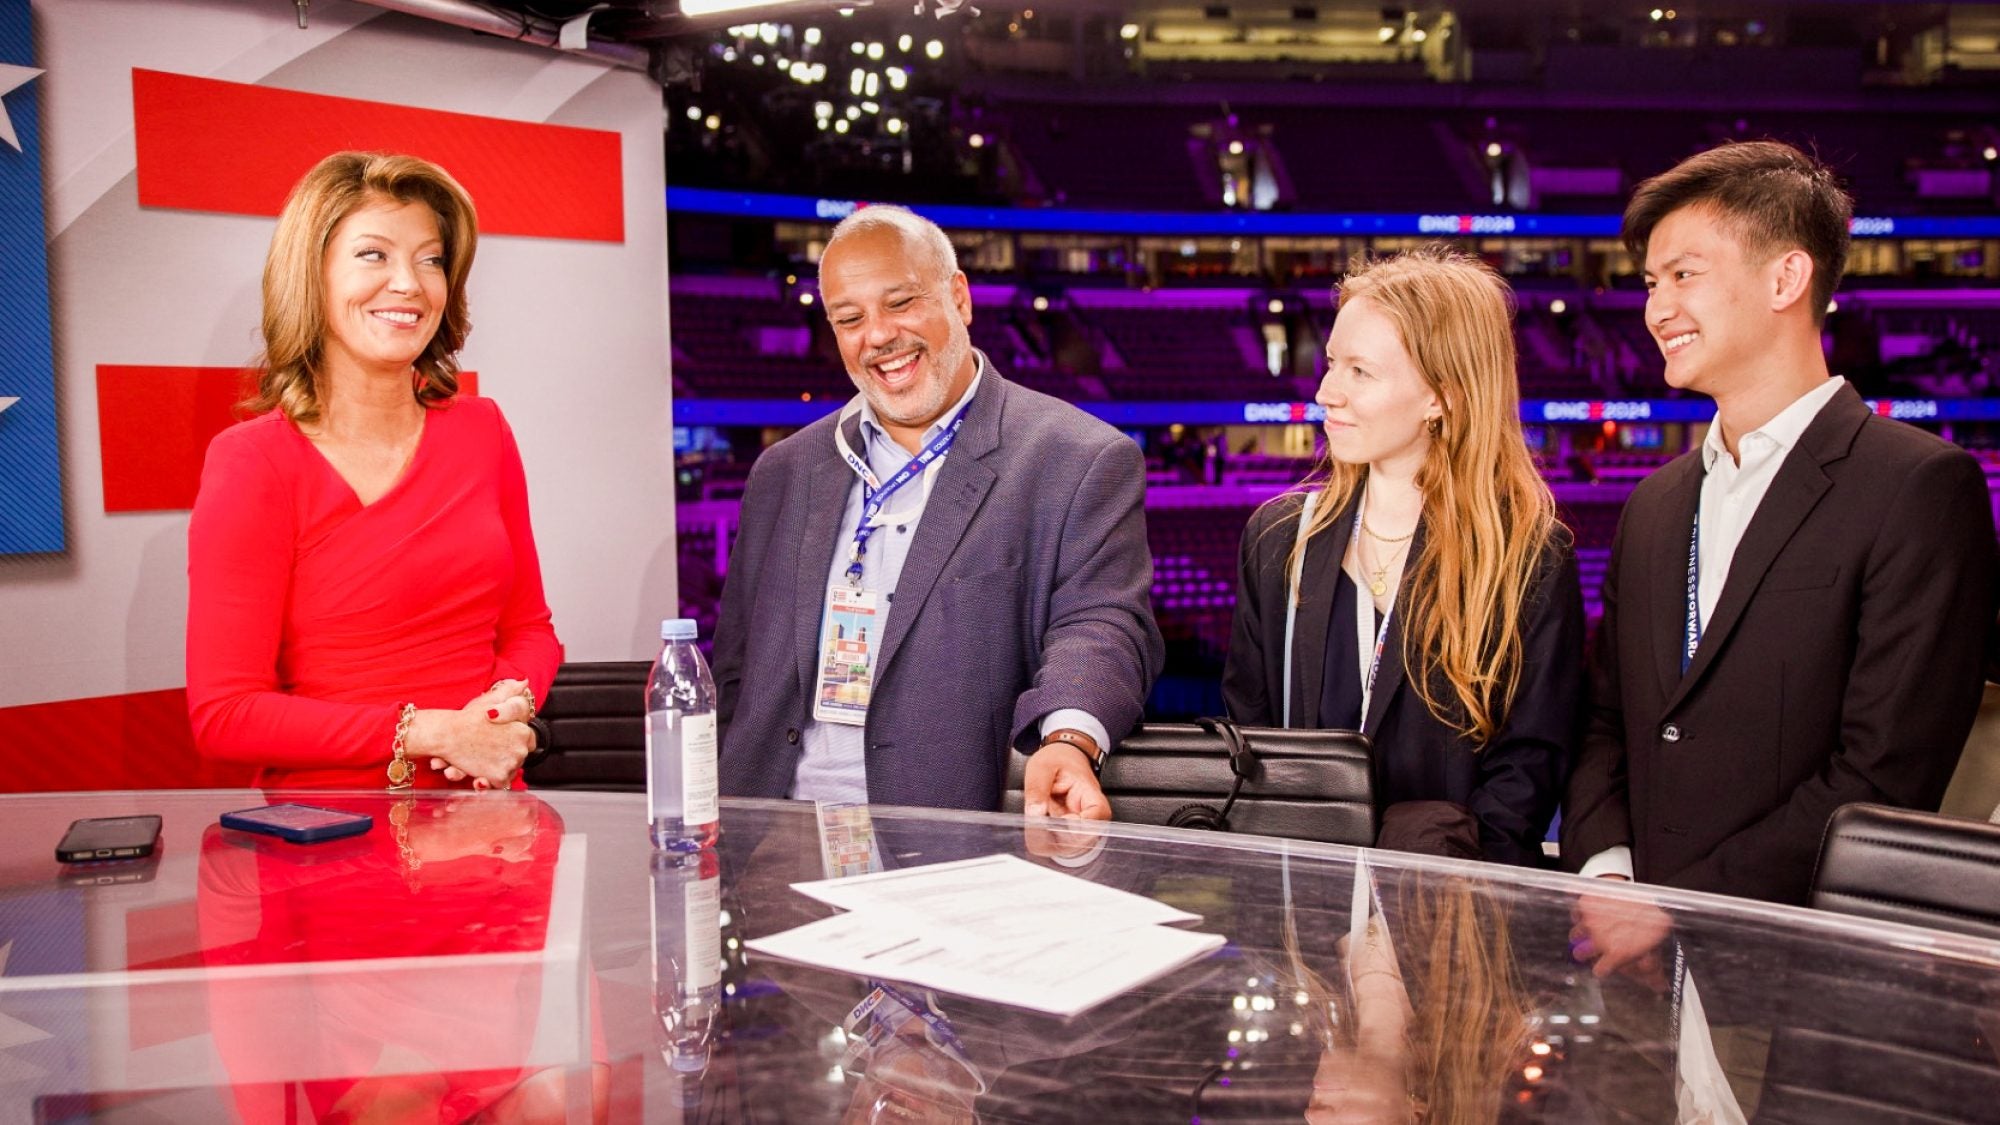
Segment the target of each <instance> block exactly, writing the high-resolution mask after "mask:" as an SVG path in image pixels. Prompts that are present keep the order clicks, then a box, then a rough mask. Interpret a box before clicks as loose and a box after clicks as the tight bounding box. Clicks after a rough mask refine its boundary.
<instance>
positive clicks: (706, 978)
mask: <svg viewBox="0 0 2000 1125" xmlns="http://www.w3.org/2000/svg"><path fill="white" fill-rule="evenodd" d="M686 918H687V930H686V931H685V932H686V934H687V943H688V951H687V981H688V986H689V987H691V988H710V987H713V986H714V985H715V983H716V982H717V981H720V980H721V979H722V880H720V879H697V880H695V881H694V882H693V883H691V884H689V885H688V889H687V916H686Z"/></svg>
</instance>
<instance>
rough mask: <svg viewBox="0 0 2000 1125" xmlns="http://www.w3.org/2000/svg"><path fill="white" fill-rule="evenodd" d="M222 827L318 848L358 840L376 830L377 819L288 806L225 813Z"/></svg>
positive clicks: (306, 807)
mask: <svg viewBox="0 0 2000 1125" xmlns="http://www.w3.org/2000/svg"><path fill="white" fill-rule="evenodd" d="M221 823H222V826H223V827H224V828H234V829H237V830H238V831H242V832H257V833H260V834H262V835H265V836H276V837H277V838H279V839H280V840H289V841H291V842H292V843H294V844H316V843H319V842H320V841H322V840H338V839H340V838H342V837H344V836H359V835H360V834H361V833H363V832H366V831H368V830H369V829H370V828H373V827H374V826H375V818H374V817H372V816H369V815H368V814H366V813H346V812H341V811H339V810H338V809H323V808H319V807H318V806H316V805H297V804H288V805H266V806H263V807H261V808H254V809H239V810H237V811H236V812H226V813H223V814H222V821H221Z"/></svg>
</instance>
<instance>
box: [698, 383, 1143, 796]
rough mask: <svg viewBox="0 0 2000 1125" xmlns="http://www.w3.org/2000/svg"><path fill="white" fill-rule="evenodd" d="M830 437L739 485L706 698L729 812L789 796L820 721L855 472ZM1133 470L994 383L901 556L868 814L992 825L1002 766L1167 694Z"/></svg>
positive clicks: (1091, 437)
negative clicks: (816, 682) (803, 746)
mask: <svg viewBox="0 0 2000 1125" xmlns="http://www.w3.org/2000/svg"><path fill="white" fill-rule="evenodd" d="M837 417H838V416H837V415H828V416H827V417H825V418H823V419H821V420H820V421H818V422H815V423H813V424H812V425H810V426H807V427H806V428H804V429H802V430H800V431H799V432H798V433H796V434H793V435H792V436H790V437H788V438H786V439H785V440H783V441H781V442H779V443H777V444H776V445H774V446H772V447H771V448H770V449H768V450H765V451H764V454H763V456H761V457H759V458H758V459H757V463H756V465H755V467H754V468H752V470H751V472H750V480H749V483H748V485H747V486H746V487H745V490H744V493H743V509H742V515H741V517H740V526H739V530H738V534H737V538H736V544H735V547H734V549H733V550H732V551H731V552H730V557H729V573H728V577H727V579H726V580H725V582H724V584H723V588H722V615H721V620H720V621H719V622H718V624H717V626H716V631H715V679H716V688H717V690H718V692H719V694H720V701H719V707H718V714H719V716H720V719H721V723H722V728H723V729H722V747H721V760H720V771H721V785H722V792H724V793H726V794H729V795H732V796H743V797H783V796H785V795H787V794H788V793H790V791H791V788H792V779H793V775H794V774H795V773H796V771H797V768H798V761H799V753H800V748H799V742H800V737H801V735H800V732H801V730H802V729H803V728H804V727H805V725H806V724H807V723H809V722H811V721H812V689H813V678H814V676H815V675H816V674H817V670H818V658H817V646H818V643H819V626H820V616H821V611H822V605H823V602H824V601H825V598H826V585H827V575H828V573H829V571H830V569H831V567H832V564H833V557H834V552H835V551H837V550H840V549H842V547H843V546H844V545H843V544H841V543H837V542H835V537H836V536H837V535H838V534H839V532H840V520H841V514H842V511H843V509H844V507H845V505H846V502H847V494H848V489H850V488H853V487H855V477H854V474H853V472H852V471H851V470H850V469H849V468H848V467H847V465H846V463H845V462H844V461H842V460H841V458H840V455H839V453H838V452H836V451H835V448H834V441H833V428H834V425H835V424H836V421H837ZM1145 491H1146V468H1145V458H1144V456H1143V455H1142V454H1141V453H1140V452H1139V447H1138V446H1137V445H1135V444H1133V442H1132V440H1131V439H1130V438H1127V437H1126V436H1125V435H1124V434H1121V433H1119V432H1118V431H1117V430H1115V429H1113V428H1111V427H1110V426H1107V425H1105V424H1104V423H1103V422H1100V421H1098V420H1097V419H1095V418H1092V417H1091V416H1090V415H1088V414H1085V413H1084V412H1083V411H1081V410H1078V409H1076V408H1075V407H1073V406H1070V405H1069V404H1067V403H1064V402H1061V401H1059V400H1057V399H1054V398H1051V397H1049V396H1048V395H1044V394H1040V393H1038V392H1036V391H1032V390H1029V389H1028V388H1026V387H1022V386H1018V385H1016V384H1013V383H1009V382H1008V381H1007V380H1006V379H1004V378H1002V377H1001V375H1000V373H999V372H998V371H997V370H995V369H994V367H993V365H992V364H991V363H988V364H987V365H986V373H985V375H984V376H983V377H982V378H981V379H980V382H979V390H978V391H977V393H975V394H974V395H973V398H972V405H971V407H970V408H969V411H968V413H967V414H966V416H965V423H964V426H963V428H962V429H961V430H960V431H959V435H958V438H957V440H956V441H955V442H954V443H953V445H952V449H951V453H950V454H949V455H948V456H947V457H946V458H945V460H944V465H943V467H942V468H940V469H939V470H938V476H937V481H936V483H935V485H934V486H933V487H932V489H931V496H930V500H929V502H928V504H927V505H926V507H925V509H924V515H923V519H922V521H921V522H920V523H918V525H917V529H916V531H915V532H914V534H913V537H912V539H911V542H910V551H909V555H908V557H907V558H906V559H905V561H904V563H903V571H902V574H901V576H900V578H899V579H898V581H897V585H896V597H895V601H894V602H893V603H892V604H891V606H890V610H889V618H888V622H887V624H886V625H885V626H884V629H883V636H882V648H881V654H880V656H879V657H878V659H877V664H876V682H875V691H874V696H873V698H872V699H871V700H870V704H869V711H868V722H867V725H866V727H865V728H864V731H865V733H864V747H865V749H864V753H865V757H866V762H867V769H868V799H869V801H870V802H872V803H876V804H892V805H923V806H931V807H936V808H956V809H978V810H986V811H991V810H996V809H998V808H999V807H1000V799H1001V795H1002V793H1003V792H1004V791H1005V788H1006V782H1007V766H1008V757H1009V755H1010V754H1011V753H1013V750H1014V749H1015V748H1018V749H1020V750H1022V751H1024V752H1029V751H1032V750H1034V749H1035V747H1036V746H1038V745H1039V744H1040V741H1041V739H1040V732H1039V730H1038V729H1037V724H1038V723H1039V722H1040V720H1041V719H1042V717H1043V716H1045V715H1047V714H1048V713H1049V712H1051V711H1055V710H1058V709H1060V708H1065V707H1078V708H1081V709H1083V710H1084V711H1087V712H1089V713H1090V714H1091V715H1092V716H1094V717H1095V718H1096V719H1097V720H1098V721H1100V722H1102V723H1103V724H1104V727H1105V729H1106V731H1107V732H1109V734H1110V735H1111V738H1112V739H1113V740H1114V741H1116V740H1117V739H1119V738H1123V737H1124V736H1125V735H1126V733H1128V732H1129V731H1130V730H1131V729H1132V727H1133V725H1134V724H1135V723H1137V722H1138V721H1139V716H1140V713H1141V711H1142V710H1143V708H1144V707H1145V703H1146V695H1147V693H1148V692H1149V691H1150V690H1151V689H1152V684H1153V679H1154V677H1155V676H1157V675H1159V672H1160V666H1161V664H1162V663H1163V661H1164V658H1165V647H1166V646H1165V644H1164V642H1162V641H1161V639H1160V630H1159V626H1158V625H1157V624H1155V623H1154V621H1153V612H1152V602H1151V591H1152V583H1153V556H1152V552H1151V551H1150V550H1149V549H1148V548H1147V546H1146V522H1145V512H1144V503H1145Z"/></svg>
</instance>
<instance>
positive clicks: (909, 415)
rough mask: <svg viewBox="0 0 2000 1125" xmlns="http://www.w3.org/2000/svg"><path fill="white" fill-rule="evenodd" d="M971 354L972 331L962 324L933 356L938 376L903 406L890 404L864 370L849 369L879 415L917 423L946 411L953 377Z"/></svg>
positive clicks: (898, 422)
mask: <svg viewBox="0 0 2000 1125" xmlns="http://www.w3.org/2000/svg"><path fill="white" fill-rule="evenodd" d="M971 358H972V333H970V332H968V331H966V330H965V328H964V327H963V326H961V327H960V328H959V330H958V331H956V332H953V333H952V334H951V338H950V339H948V340H946V341H945V342H944V347H943V348H942V349H941V350H939V351H938V352H937V353H936V354H934V355H932V356H931V359H932V361H933V362H932V364H931V371H932V373H933V375H934V376H935V377H934V378H933V379H932V380H931V383H930V386H928V387H926V388H924V389H923V392H922V394H921V395H920V396H919V397H918V398H916V399H915V400H914V401H911V402H910V405H908V406H907V407H905V408H904V409H902V410H897V409H895V408H893V407H891V406H890V404H889V403H888V402H887V401H885V399H886V396H885V395H883V393H882V390H881V388H880V387H877V386H876V385H875V381H874V380H873V379H870V378H869V377H868V376H867V374H866V373H865V372H859V373H857V372H849V373H848V376H847V377H848V378H849V379H850V380H852V381H853V383H854V389H855V390H858V391H860V392H861V396H862V397H863V398H865V399H867V400H868V405H869V406H870V407H871V408H872V409H873V410H874V411H875V416H876V417H878V418H881V419H883V420H885V421H889V422H893V423H895V424H896V425H898V426H914V425H916V424H917V423H918V422H922V421H924V420H926V419H935V418H937V417H938V415H939V414H940V413H942V412H943V410H944V408H945V396H946V395H948V394H950V393H951V381H952V379H954V378H955V377H956V376H957V375H958V371H959V369H960V368H962V367H964V366H965V364H966V362H967V361H968V360H970V359H971ZM961 393H963V392H961Z"/></svg>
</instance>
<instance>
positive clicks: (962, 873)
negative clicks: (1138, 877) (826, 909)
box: [747, 856, 1223, 1016]
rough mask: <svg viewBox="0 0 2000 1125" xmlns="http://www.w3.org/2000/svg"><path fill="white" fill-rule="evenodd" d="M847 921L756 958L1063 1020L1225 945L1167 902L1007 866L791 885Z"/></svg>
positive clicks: (799, 931) (768, 944)
mask: <svg viewBox="0 0 2000 1125" xmlns="http://www.w3.org/2000/svg"><path fill="white" fill-rule="evenodd" d="M793 887H794V889H796V890H798V891H800V892H801V893H804V894H806V895H808V896H810V897H812V898H814V899H817V900H819V901H820V902H824V903H826V904H828V905H830V906H837V907H840V908H842V909H845V910H847V911H848V913H845V914H838V915H835V916H834V917H831V918H823V919H820V920H819V921H817V922H811V923H808V924H806V925H803V926H799V927H797V928H795V929H791V930H787V931H785V932H784V933H780V934H773V935H771V936H769V937H764V938H758V939H756V940H753V941H751V942H749V943H747V944H748V946H749V948H750V949H751V950H753V951H754V952H757V953H761V954H764V955H766V956H770V957H779V958H783V959H785V960H788V961H798V962H801V963H804V964H809V965H818V966H821V967H824V968H829V969H834V970H837V971H840V972H846V973H853V974H854V975H856V976H860V977H863V978H877V979H882V980H894V981H903V982H907V983H909V984H914V985H919V986H922V987H925V988H934V989H937V990H939V991H942V992H951V993H956V994H958V995H960V996H969V997H973V998H975V999H979V1000H989V1001H993V1002H996V1003H1002V1004H1013V1005H1017V1006H1020V1007H1024V1008H1033V1009H1035V1010H1038V1011H1043V1012H1049V1013H1052V1014H1055V1015H1062V1016H1069V1015H1074V1014H1076V1013H1078V1012H1082V1011H1084V1010H1086V1009H1088V1008H1091V1007H1094V1006H1096V1005H1098V1004H1101V1003H1103V1002H1104V1001H1106V1000H1109V999H1111V998H1112V997H1114V996H1117V995H1119V994H1120V993H1123V992H1126V991H1128V990H1130V989H1132V988H1135V987H1137V986H1139V985H1141V984H1144V983H1146V982H1147V981H1149V980H1152V979H1154V978H1156V977H1158V976H1161V975H1162V974H1164V973H1166V972H1168V971H1170V970H1172V969H1175V968H1178V967H1179V966H1181V965H1184V964H1187V963H1188V962H1190V961H1193V960H1196V959H1197V958H1199V957H1201V956H1202V955H1203V954H1206V953H1208V952H1210V951H1212V950H1215V949H1218V948H1220V947H1221V946H1222V943H1223V938H1222V936H1221V935H1220V934H1204V933H1196V932H1193V931H1190V930H1181V929H1173V928H1170V927H1169V926H1167V925H1165V923H1169V922H1187V921H1199V920H1200V919H1199V918H1197V917H1196V916H1195V915H1192V914H1188V913H1186V912H1185V911H1180V910H1175V909H1173V908H1172V907H1169V906H1167V905H1165V904H1164V903H1160V902H1156V901H1154V900H1153V899H1149V898H1145V897H1143V896H1141V895H1135V894H1130V893H1127V892H1125V891H1120V890H1116V889H1114V888H1111V887H1103V886H1099V885H1097V884H1095V883H1090V882H1087V881H1085V880H1083V879H1080V878H1077V877H1076V876H1073V875H1065V874H1062V873H1060V872H1056V871H1051V870H1049V869H1047V868H1043V867H1037V866H1035V865H1034V864H1032V863H1029V862H1027V861H1025V860H1022V859H1019V858H1016V857H1013V856H989V857H986V858H983V859H974V860H964V861H961V862H957V863H942V864H936V865H933V866H929V867H918V868H909V869H906V870H900V871H883V872H876V873H874V874H870V875H860V876H855V877H852V878H847V879H830V880H823V881H820V882H813V883H796V884H793Z"/></svg>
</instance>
